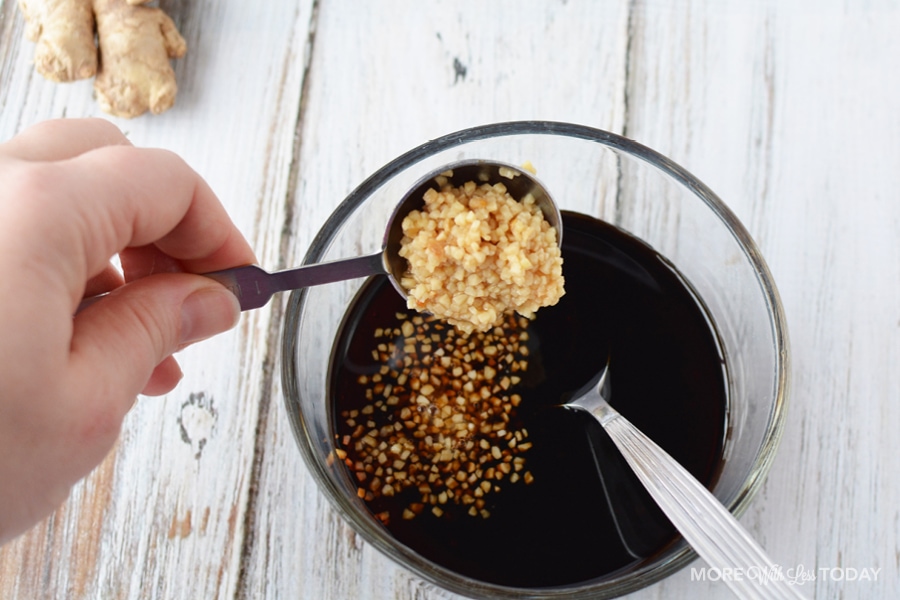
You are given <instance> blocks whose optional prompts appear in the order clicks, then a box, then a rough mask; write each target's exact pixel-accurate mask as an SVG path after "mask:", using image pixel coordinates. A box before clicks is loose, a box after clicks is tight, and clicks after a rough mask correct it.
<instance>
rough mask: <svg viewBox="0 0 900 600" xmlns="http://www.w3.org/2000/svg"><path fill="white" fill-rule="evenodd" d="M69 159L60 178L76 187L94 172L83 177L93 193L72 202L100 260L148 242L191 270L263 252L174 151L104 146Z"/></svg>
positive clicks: (87, 248)
mask: <svg viewBox="0 0 900 600" xmlns="http://www.w3.org/2000/svg"><path fill="white" fill-rule="evenodd" d="M63 166H64V168H63V169H62V172H61V173H60V179H61V181H63V182H66V183H67V184H68V187H69V189H73V188H74V187H76V186H78V185H79V182H82V181H83V180H84V179H85V177H86V174H91V175H90V181H89V182H83V183H82V184H81V185H82V186H83V187H84V188H85V189H90V190H91V193H89V194H82V195H80V196H79V198H78V202H70V203H68V206H70V207H71V209H72V210H74V211H75V212H76V214H75V215H73V220H75V221H77V222H79V223H81V224H82V225H83V226H84V231H83V232H82V236H81V239H80V240H79V242H80V243H81V244H82V251H83V252H84V253H85V255H86V256H88V257H91V259H92V262H93V260H96V257H102V260H106V259H107V258H108V257H109V256H110V255H111V254H112V253H115V252H118V251H119V250H122V249H123V248H126V247H130V246H131V247H133V246H144V245H148V244H154V245H155V246H156V247H157V248H159V250H161V251H162V252H164V253H165V254H167V255H169V256H171V257H172V258H175V259H177V260H178V261H180V263H181V264H182V266H183V267H184V268H185V270H187V271H191V272H205V271H214V270H218V269H223V268H227V267H232V266H235V265H239V264H249V263H252V262H255V260H256V259H255V257H254V255H253V251H252V250H251V249H250V246H249V245H248V244H247V242H246V240H245V239H244V238H243V236H242V235H241V234H240V232H239V231H238V230H237V228H236V227H235V226H234V224H233V223H232V222H231V219H230V218H229V216H228V214H227V213H226V211H225V209H224V208H223V206H222V205H221V203H220V202H219V200H218V198H216V196H215V194H214V193H213V192H212V190H211V189H210V188H209V186H208V185H207V183H206V182H205V181H204V180H203V178H201V177H200V176H199V175H198V174H197V173H196V171H194V170H193V169H191V168H190V167H189V166H188V165H187V164H186V163H185V162H184V161H183V160H181V159H180V158H179V157H178V156H176V155H175V154H173V153H171V152H168V151H164V150H154V149H138V148H131V147H122V146H117V147H103V148H98V149H96V150H92V151H90V152H86V153H84V154H82V155H80V156H78V157H76V158H74V159H72V160H70V161H67V162H66V163H63ZM98 216H100V217H104V216H105V217H106V218H98Z"/></svg>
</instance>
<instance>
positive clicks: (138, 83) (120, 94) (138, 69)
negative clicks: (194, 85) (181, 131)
mask: <svg viewBox="0 0 900 600" xmlns="http://www.w3.org/2000/svg"><path fill="white" fill-rule="evenodd" d="M139 2H140V0H127V1H126V0H94V14H95V15H96V19H97V38H98V39H99V40H100V72H99V73H98V74H97V79H96V80H95V81H94V91H95V92H96V94H97V103H98V104H99V105H100V108H102V109H103V110H104V111H106V112H108V113H110V114H113V115H116V116H119V117H126V118H132V117H136V116H138V115H141V114H143V113H145V112H147V110H149V111H150V112H152V113H153V114H159V113H161V112H163V111H166V110H168V109H169V108H171V107H172V105H173V104H174V102H175V95H176V93H177V92H178V86H177V85H176V83H175V72H174V71H173V70H172V65H171V64H170V63H169V59H171V58H180V57H182V56H184V53H185V52H186V51H187V44H186V43H185V41H184V38H183V37H181V34H180V33H178V30H177V29H176V28H175V23H174V22H173V21H172V19H170V18H169V16H168V15H167V14H166V13H164V12H163V11H162V10H160V9H158V8H151V7H147V6H135V4H138V3H139Z"/></svg>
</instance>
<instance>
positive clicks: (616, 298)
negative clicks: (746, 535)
mask: <svg viewBox="0 0 900 600" xmlns="http://www.w3.org/2000/svg"><path fill="white" fill-rule="evenodd" d="M563 230H564V235H563V249H562V250H563V258H564V264H563V273H564V275H565V278H566V294H565V296H563V298H562V300H561V301H560V302H559V303H558V304H557V305H556V306H553V307H547V308H543V309H541V310H540V311H539V312H538V314H537V317H536V318H535V320H534V321H532V322H531V323H530V325H529V328H528V334H529V341H528V346H529V350H530V355H529V367H528V371H527V373H526V374H525V377H524V378H523V381H522V382H521V384H520V385H518V386H517V391H518V392H519V393H520V394H521V396H522V403H521V405H520V406H519V408H518V410H517V411H516V413H515V416H514V420H516V421H517V422H516V423H514V424H513V426H514V427H525V428H527V431H528V434H529V440H530V441H531V442H532V444H533V446H532V448H531V449H530V450H528V452H527V453H525V454H523V456H524V457H525V459H526V461H527V468H528V470H529V471H530V472H531V473H532V474H533V475H534V481H533V482H532V483H531V484H530V485H525V484H524V483H523V482H522V481H519V482H517V483H515V484H511V483H506V484H505V485H504V486H503V488H502V490H501V491H500V492H498V493H495V494H492V495H491V496H490V501H489V504H488V508H489V510H490V517H489V518H487V519H482V518H475V517H470V516H468V515H466V514H465V512H464V511H462V510H460V511H458V512H453V511H451V510H448V511H446V512H445V514H444V515H443V516H442V517H441V518H437V517H435V516H434V515H432V514H430V513H429V512H427V511H426V512H424V513H423V514H420V515H419V516H417V517H416V518H414V519H412V520H404V519H402V518H399V517H397V518H391V520H390V522H389V524H388V525H387V529H388V530H389V531H390V533H391V535H393V536H394V537H395V538H396V539H398V540H399V541H400V542H402V543H403V544H405V545H407V546H408V547H410V548H412V549H413V550H415V551H416V552H418V553H419V554H420V555H422V556H424V557H426V558H428V559H430V560H431V561H433V562H435V563H438V564H440V565H442V566H444V567H446V568H448V569H451V570H453V571H455V572H457V573H460V574H463V575H466V576H468V577H471V578H474V579H477V580H482V581H486V582H491V583H495V584H500V585H507V586H513V587H548V586H561V585H567V584H576V583H583V582H587V581H590V580H594V579H597V578H602V577H604V576H607V575H609V574H611V573H622V572H625V571H628V570H631V569H633V568H636V567H638V566H640V565H641V564H642V563H644V562H646V561H648V560H650V559H652V558H653V557H654V556H656V555H658V554H659V553H660V552H663V551H665V550H666V549H667V548H668V547H670V546H671V545H672V544H673V543H674V542H675V541H676V540H677V539H679V538H678V536H677V534H676V531H675V529H674V528H673V527H672V525H671V524H670V523H669V522H668V520H667V519H666V518H665V516H664V515H663V514H662V513H661V512H660V510H659V509H658V508H657V507H656V505H655V504H654V502H653V500H652V499H651V498H650V496H649V495H648V494H647V493H646V491H645V490H644V489H643V487H642V486H641V484H640V482H639V481H638V480H637V479H636V478H635V476H634V475H633V474H632V473H631V471H630V470H629V468H628V466H627V464H626V463H625V462H624V459H623V458H622V457H621V455H620V454H619V452H618V450H617V449H616V448H615V446H614V445H613V443H612V441H611V440H610V439H609V438H608V436H607V435H606V434H605V432H603V430H602V428H601V427H600V425H599V424H598V423H596V422H595V421H594V420H593V418H592V417H590V416H589V415H587V414H584V413H582V412H580V411H577V410H570V409H566V408H560V407H556V405H557V404H559V403H560V402H561V401H562V399H564V398H566V397H568V396H571V394H572V392H574V391H575V390H577V389H579V388H581V387H582V386H583V385H584V384H585V383H586V382H588V381H589V380H590V378H591V377H592V376H593V375H594V374H596V373H597V372H598V370H599V369H600V368H601V367H602V365H603V363H604V361H605V357H606V353H607V348H608V349H609V354H610V357H611V359H610V383H611V393H610V395H609V400H610V403H611V404H612V405H613V406H614V407H615V408H616V409H617V410H619V411H620V412H621V413H622V415H624V416H625V417H626V418H627V419H628V420H630V421H631V422H632V423H634V425H636V426H637V427H638V428H639V429H641V430H642V431H643V432H644V433H646V434H647V435H648V436H649V437H650V438H651V439H653V440H654V441H656V442H657V443H658V444H659V445H660V446H662V447H663V448H664V449H665V450H666V451H667V452H669V453H670V454H671V455H672V456H673V457H674V458H675V459H676V460H678V461H679V462H680V463H681V464H682V465H684V466H685V467H686V468H687V469H688V470H689V471H690V472H691V473H692V474H693V475H694V476H695V477H697V478H698V479H699V480H700V481H702V482H704V483H706V484H707V485H710V484H711V483H712V482H713V481H714V479H715V477H716V476H717V474H718V471H719V468H720V466H721V456H722V443H723V440H724V435H725V427H726V412H727V398H726V385H725V373H724V361H723V358H722V353H721V351H720V346H719V344H718V341H717V336H716V334H715V332H714V331H713V330H712V329H711V325H710V321H709V319H708V318H707V315H706V313H705V311H704V309H703V308H702V306H701V304H700V303H699V302H698V300H697V297H696V296H695V295H694V294H693V293H692V291H691V290H690V289H689V288H688V287H687V286H686V285H685V283H684V281H683V279H682V278H681V277H680V276H679V274H678V273H677V272H676V271H675V270H674V268H673V267H672V266H671V264H669V263H668V261H666V260H665V259H663V258H662V257H661V256H660V255H659V254H657V253H656V252H655V251H654V250H653V249H651V248H650V247H648V246H647V245H646V244H644V243H643V242H641V241H639V240H637V239H635V238H634V237H631V236H630V235H628V234H625V233H624V232H622V231H621V230H619V229H616V228H615V227H613V226H611V225H608V224H606V223H604V222H601V221H598V220H596V219H593V218H590V217H586V216H583V215H579V214H575V213H563ZM397 312H406V308H405V304H404V301H403V300H402V299H401V298H400V297H399V295H398V294H397V292H396V291H395V290H394V289H393V288H392V287H391V285H390V284H389V283H388V281H387V279H386V278H385V277H382V276H379V277H374V278H372V279H371V280H370V281H368V282H367V283H366V284H365V285H364V287H363V289H362V290H361V291H360V293H359V295H358V296H357V298H356V299H355V300H354V303H353V304H352V305H351V307H350V309H349V312H348V315H347V318H346V320H345V324H344V326H343V328H342V331H341V332H340V334H339V336H338V340H337V341H336V345H335V352H334V356H333V358H332V365H331V374H330V385H331V390H330V398H331V402H332V404H333V405H332V414H333V419H334V420H333V425H334V432H335V434H336V436H337V437H338V438H339V437H340V436H341V435H343V434H345V433H347V431H346V429H347V427H346V426H345V425H344V424H343V419H341V418H340V414H341V412H342V411H343V410H345V409H352V408H359V407H360V406H362V405H363V403H364V399H363V398H362V397H361V395H362V394H361V388H360V386H358V385H356V383H355V382H356V378H357V376H358V375H359V374H361V373H372V372H374V371H375V370H377V367H378V365H377V364H375V363H374V362H373V360H372V358H371V350H372V347H373V345H374V343H375V342H373V332H374V331H375V329H376V328H379V327H385V326H392V325H391V323H392V322H393V321H392V320H393V318H394V314H395V313H397ZM415 496H416V494H415V493H413V494H412V496H411V497H410V496H402V495H398V496H395V497H393V498H383V497H382V498H377V499H375V500H374V501H372V502H370V503H368V504H367V506H368V508H369V510H371V511H372V513H373V514H377V513H378V512H380V511H384V510H391V511H392V514H396V515H399V514H400V511H402V509H403V507H405V506H407V505H408V504H409V502H410V501H416V500H415ZM608 498H610V499H612V500H611V501H609V500H608ZM614 515H615V516H614Z"/></svg>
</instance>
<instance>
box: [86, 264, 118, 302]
mask: <svg viewBox="0 0 900 600" xmlns="http://www.w3.org/2000/svg"><path fill="white" fill-rule="evenodd" d="M124 283H125V280H124V279H123V277H122V274H121V273H119V271H118V270H117V269H116V268H115V267H114V266H112V265H107V266H106V268H105V269H103V271H102V272H101V273H100V274H99V275H96V276H94V277H91V278H90V279H89V280H88V282H87V284H86V285H85V287H84V296H85V298H89V297H91V296H98V295H100V294H105V293H106V292H109V291H112V290H114V289H116V288H117V287H119V286H121V285H122V284H124Z"/></svg>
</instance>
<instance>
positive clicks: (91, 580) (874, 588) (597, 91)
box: [0, 0, 900, 600]
mask: <svg viewBox="0 0 900 600" xmlns="http://www.w3.org/2000/svg"><path fill="white" fill-rule="evenodd" d="M163 4H164V6H165V7H166V8H167V10H169V12H170V13H171V14H172V15H173V17H174V18H175V20H176V23H177V24H178V25H179V27H180V28H181V30H182V32H183V33H184V35H185V37H186V38H187V40H188V45H189V52H188V55H187V57H186V58H185V59H183V60H181V61H177V62H176V63H175V65H176V74H177V76H178V80H179V85H180V91H179V97H178V100H177V103H176V107H175V108H174V109H173V110H172V111H170V112H169V113H166V114H165V115H163V116H160V117H142V118H140V119H137V120H134V121H119V120H115V119H113V121H114V122H116V123H117V124H118V125H119V126H120V127H122V128H123V130H124V131H126V132H127V133H128V134H129V136H130V138H131V139H132V141H134V143H135V144H139V145H150V146H160V147H165V148H169V149H171V150H174V151H176V152H178V153H179V154H181V155H182V156H184V157H185V159H186V160H187V161H188V162H189V163H190V164H191V165H193V166H194V167H195V168H196V169H197V170H198V171H199V172H200V173H201V174H202V175H203V176H204V177H206V178H207V180H208V181H209V182H210V184H211V185H212V187H213V189H215V190H216V191H217V193H218V194H219V195H220V197H221V198H222V200H223V202H224V203H225V204H226V206H227V208H228V210H229V212H230V213H231V214H232V216H233V218H234V219H235V221H236V222H237V223H238V225H239V226H240V227H241V229H242V230H243V231H244V232H245V234H246V235H247V236H248V238H250V239H251V241H252V243H253V245H254V248H255V249H256V250H257V253H258V256H259V259H260V263H261V264H262V265H264V266H266V267H268V268H275V267H279V266H284V265H289V264H295V263H297V262H299V261H300V260H301V259H302V256H303V254H304V253H305V252H306V249H307V248H308V247H309V244H310V243H311V242H312V239H313V237H314V236H315V234H316V232H317V231H318V229H319V228H320V227H321V225H322V223H323V222H324V221H325V220H326V218H327V217H328V215H329V214H330V213H331V211H332V210H333V209H334V207H335V206H336V205H337V204H338V203H339V202H340V201H341V200H342V199H343V198H344V197H345V196H346V194H347V193H348V192H349V191H351V190H352V189H353V188H354V187H355V186H356V185H357V184H358V183H359V182H361V181H362V180H363V179H364V178H365V177H366V176H368V175H369V174H371V173H372V172H374V171H375V170H376V169H378V168H379V167H380V166H382V165H383V164H384V163H386V162H387V161H389V160H391V159H392V158H394V157H395V156H397V155H399V154H400V153H402V152H404V151H406V150H408V149H410V148H412V147H414V146H416V145H418V144H420V143H422V142H423V141H425V140H428V139H431V138H434V137H436V136H439V135H442V134H445V133H448V132H451V131H454V130H458V129H461V128H464V127H468V126H472V125H477V124H482V123H489V122H496V121H505V120H514V119H550V120H561V121H570V122H577V123H583V124H587V125H591V126H596V127H600V128H604V129H608V130H611V131H614V132H619V133H624V134H625V135H627V136H628V137H630V138H633V139H636V140H638V141H640V142H642V143H644V144H646V145H648V146H650V147H652V148H654V149H656V150H659V151H660V152H662V153H664V154H667V155H669V156H670V157H671V158H673V159H674V160H675V161H676V162H678V163H680V164H681V165H683V166H685V167H686V168H688V169H689V170H690V171H692V172H693V173H695V174H696V175H697V176H698V177H699V178H700V179H701V180H703V181H704V182H705V183H707V184H708V185H709V186H710V187H711V188H712V189H713V190H715V191H716V192H717V193H718V194H719V195H720V196H721V197H722V198H723V199H724V200H725V202H726V203H727V204H728V205H729V206H730V207H731V208H732V209H733V210H734V211H735V213H736V214H737V215H738V216H739V217H740V218H741V219H742V220H743V222H744V223H745V225H747V227H748V229H749V230H750V232H751V234H752V235H753V236H754V238H755V239H756V240H757V242H758V243H759V245H760V247H761V249H762V252H763V255H764V256H765V258H766V260H767V262H768V264H769V266H770V267H771V269H772V271H773V274H774V276H775V280H776V282H777V283H778V285H779V290H780V293H781V296H782V299H783V300H784V303H785V308H786V312H787V317H788V325H789V328H790V335H791V342H792V362H793V385H792V391H791V395H790V406H789V415H788V424H787V428H786V431H785V435H784V439H783V441H782V445H781V449H780V452H779V456H778V458H777V460H776V463H775V465H774V467H773V469H772V471H771V473H770V475H769V477H768V479H767V481H766V483H765V485H764V487H763V488H762V490H761V492H760V493H759V495H758V497H757V498H756V499H755V500H754V502H753V503H752V505H751V506H750V509H749V510H748V511H747V514H746V515H745V516H744V517H743V518H742V521H743V522H744V523H745V525H747V526H748V528H749V529H750V530H751V532H752V533H753V534H754V535H755V536H757V538H758V539H759V540H760V541H761V542H762V544H763V545H764V546H765V547H766V548H767V549H768V550H769V552H770V553H771V554H772V555H773V557H775V558H776V559H777V560H778V561H779V562H780V564H782V565H784V566H785V567H794V568H797V567H800V566H802V567H804V568H805V569H807V570H808V571H809V572H811V573H814V574H817V575H818V577H817V580H815V581H810V582H807V583H805V584H804V585H803V586H802V587H801V590H802V591H803V592H804V593H805V594H807V595H808V596H809V597H816V598H823V599H824V598H847V599H854V598H891V597H898V596H900V479H898V475H897V474H898V473H900V453H897V452H896V450H895V447H896V441H895V440H896V437H897V435H896V430H897V427H898V426H900V371H898V368H897V366H898V364H900V202H898V198H897V194H898V193H897V190H898V189H900V144H898V143H897V140H900V111H898V110H897V107H898V101H900V70H898V69H897V57H898V56H900V38H898V37H897V36H896V31H897V30H898V28H900V3H898V2H896V1H895V0H871V1H867V2H860V3H847V2H837V1H831V0H827V1H826V2H818V1H816V2H814V1H813V0H792V1H787V2H776V1H775V0H765V1H760V2H749V3H748V2H738V1H737V0H710V1H707V2H703V1H699V0H697V1H691V2H686V3H682V2H675V1H674V0H646V1H641V0H605V1H604V2H589V1H586V0H568V1H562V0H556V1H549V2H545V1H540V0H530V1H527V2H525V1H512V0H503V1H499V2H491V3H484V2H476V1H475V0H461V1H457V2H450V1H449V0H446V1H438V0H435V1H434V2H430V3H428V5H427V7H426V6H424V5H422V6H418V7H417V8H416V10H407V9H405V8H408V7H407V6H406V5H405V4H404V3H400V2H394V1H390V0H374V1H372V2H365V3H362V2H360V3H352V4H351V3H346V2H338V1H336V0H319V1H318V2H314V1H313V0H308V1H303V2H297V1H293V2H288V1H286V0H278V1H275V0H273V1H270V2H265V3H260V4H259V5H254V6H253V7H249V6H248V5H247V3H239V2H236V1H235V0H220V1H218V2H215V1H213V0H196V1H193V2H186V1H176V0H169V1H168V2H164V3H163ZM22 31H23V24H22V21H21V17H20V15H19V14H18V11H17V10H16V8H15V2H13V1H12V0H0V139H7V138H9V137H11V136H12V135H13V134H14V133H15V132H17V131H19V130H21V129H22V128H24V127H26V126H27V125H29V124H31V123H34V122H37V121H39V120H42V119H46V118H50V117H59V116H69V117H74V116H87V115H98V114H99V113H98V112H97V109H96V108H95V105H94V103H93V100H92V98H91V88H90V83H89V82H81V83H76V84H70V85H64V86H61V85H55V84H50V83H48V82H45V81H43V80H42V79H41V78H40V77H39V76H37V75H35V74H34V73H33V71H32V68H31V65H30V60H31V52H32V48H33V47H32V45H31V44H29V43H28V42H25V41H24V40H23V36H22ZM283 303H284V299H283V298H282V299H279V300H277V301H275V302H273V303H272V304H271V305H270V307H269V308H267V309H265V310H262V311H256V313H253V314H246V315H245V316H244V317H243V320H242V322H241V325H240V326H239V328H238V329H237V330H235V331H234V332H231V333H229V334H226V335H224V336H220V337H218V338H216V339H214V340H211V341H209V342H207V343H204V344H203V345H201V346H200V347H196V348H192V349H190V350H188V351H186V352H184V353H182V355H181V362H182V364H183V367H184V370H185V372H186V373H187V376H186V377H185V379H184V380H183V382H182V383H181V384H180V385H179V387H178V388H176V390H174V391H173V392H172V393H170V394H169V395H167V396H165V397H163V398H160V399H153V398H142V399H140V400H139V402H138V404H137V405H136V407H135V409H134V410H133V411H132V413H131V414H130V415H129V417H128V419H127V421H126V424H125V428H124V430H123V434H122V439H121V441H120V443H119V445H118V447H117V449H116V450H115V451H114V453H113V454H112V455H111V456H110V457H109V458H108V459H107V460H106V461H105V462H104V463H103V464H102V465H101V466H100V467H99V468H98V469H97V471H96V472H95V473H94V474H93V475H92V476H90V477H89V478H88V479H86V480H85V481H84V482H82V483H81V484H79V485H78V486H77V487H76V488H75V490H73V493H72V495H71V497H70V499H69V500H68V502H67V503H66V504H65V505H64V506H63V507H62V508H60V510H59V511H58V512H57V513H56V514H55V515H54V516H53V517H51V518H50V519H49V520H48V521H47V522H46V523H44V524H41V525H40V526H39V527H37V528H35V529H34V530H32V531H31V532H30V533H28V534H27V535H25V536H23V537H21V538H19V539H18V540H16V541H14V542H13V543H11V544H8V545H7V546H5V547H4V548H2V549H0V598H4V599H5V598H22V599H30V598H167V599H168V598H316V599H326V600H327V599H344V598H361V599H368V600H379V599H393V598H398V599H413V598H417V599H426V598H427V599H437V598H454V597H455V596H454V595H452V594H449V593H447V592H444V591H442V590H439V589H437V588H435V587H434V586H432V585H430V584H427V583H424V582H422V581H420V580H419V579H418V578H416V577H413V576H411V575H409V574H407V573H406V572H405V571H404V570H402V569H400V568H399V567H397V566H395V565H394V564H393V563H392V562H391V561H389V560H388V559H386V558H385V557H383V556H382V555H380V554H379V553H378V552H376V551H375V550H374V549H373V548H372V547H370V546H369V545H368V544H367V543H365V542H363V541H362V540H361V538H360V537H359V536H358V535H356V534H355V533H354V532H353V531H352V530H351V529H350V528H349V527H348V526H347V525H346V524H344V523H343V522H342V521H341V519H340V518H339V517H338V515H337V513H336V512H335V511H334V510H333V509H332V508H331V506H330V505H329V504H328V502H327V501H326V499H325V497H324V496H323V495H322V494H321V493H319V492H318V490H317V489H316V486H315V483H314V481H313V480H312V477H311V475H310V474H309V472H308V470H307V469H306V467H305V465H304V464H303V462H302V460H301V458H300V456H299V453H298V452H297V450H296V444H295V442H294V439H293V436H292V433H291V431H290V427H289V425H288V421H287V417H286V415H285V411H284V409H283V407H282V386H281V381H280V370H279V361H280V360H281V356H280V347H279V344H280V325H281V323H280V317H281V314H282V307H283ZM694 566H702V565H700V564H699V563H696V564H695V565H694ZM834 568H856V569H863V568H877V569H880V571H879V574H878V579H877V581H875V582H865V581H862V582H860V581H856V582H853V581H839V580H836V579H835V577H836V574H837V573H836V572H834V573H831V572H826V573H824V574H823V572H821V571H818V569H834ZM632 597H633V598H636V599H637V598H641V599H654V598H660V599H661V598H666V599H680V598H684V599H688V598H727V597H730V596H729V593H728V591H727V589H726V588H725V586H724V585H723V584H722V583H720V582H698V581H691V573H690V569H686V570H684V571H682V572H680V573H678V574H676V575H675V576H673V577H671V578H669V579H667V580H666V581H664V582H661V583H659V584H656V585H654V586H652V587H650V588H648V589H646V590H644V591H642V592H640V593H637V594H634V595H633V596H632Z"/></svg>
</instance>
